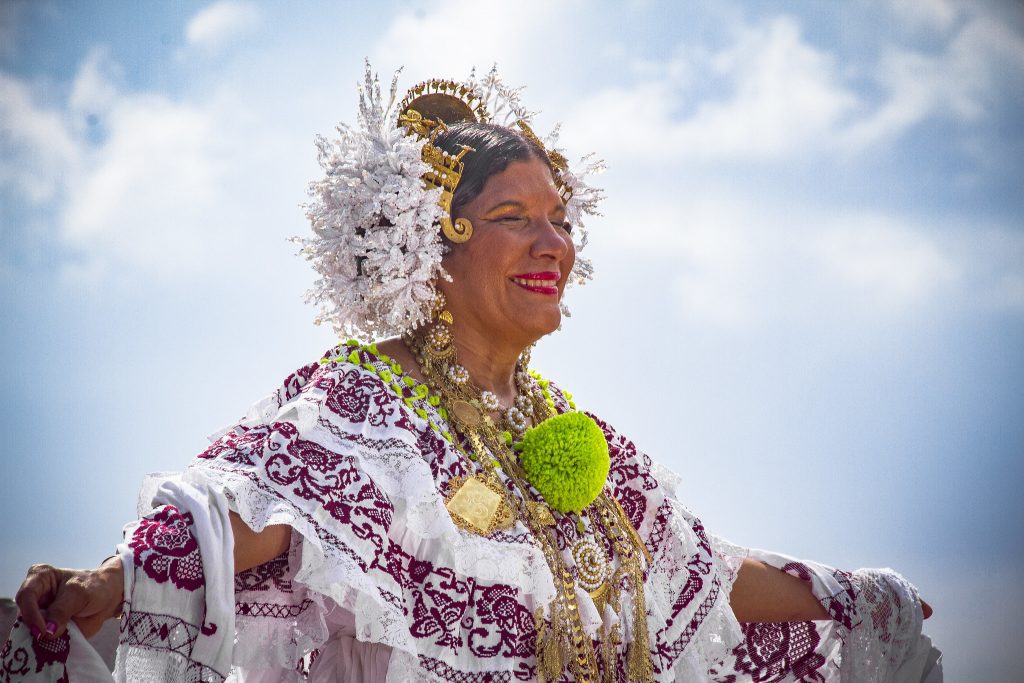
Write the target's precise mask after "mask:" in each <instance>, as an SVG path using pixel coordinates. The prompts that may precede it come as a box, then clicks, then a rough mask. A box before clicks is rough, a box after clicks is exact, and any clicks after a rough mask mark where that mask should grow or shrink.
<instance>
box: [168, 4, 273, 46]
mask: <svg viewBox="0 0 1024 683" xmlns="http://www.w3.org/2000/svg"><path fill="white" fill-rule="evenodd" d="M258 22H259V11H258V10H257V9H256V7H255V6H253V5H251V4H249V3H245V2H237V1H236V0H221V1H220V2H215V3H214V4H212V5H209V6H207V7H204V8H203V9H202V10H200V11H199V12H198V13H197V14H196V15H195V16H194V17H192V19H190V20H189V22H188V25H187V26H186V27H185V40H186V41H187V42H188V44H189V45H193V46H199V47H205V48H211V47H217V46H219V45H221V44H223V43H224V42H225V41H226V40H229V39H231V38H233V37H235V36H237V35H239V34H241V33H244V32H245V31H247V30H249V29H251V28H253V27H254V26H255V25H256V24H257V23H258Z"/></svg>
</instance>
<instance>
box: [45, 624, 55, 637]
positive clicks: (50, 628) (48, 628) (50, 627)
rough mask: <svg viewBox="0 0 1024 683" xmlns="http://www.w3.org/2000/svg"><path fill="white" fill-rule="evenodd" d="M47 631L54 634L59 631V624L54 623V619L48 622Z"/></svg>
mask: <svg viewBox="0 0 1024 683" xmlns="http://www.w3.org/2000/svg"><path fill="white" fill-rule="evenodd" d="M46 632H47V633H49V634H50V635H51V636H52V635H53V634H54V633H56V632H57V624H55V623H53V622H52V621H48V622H46Z"/></svg>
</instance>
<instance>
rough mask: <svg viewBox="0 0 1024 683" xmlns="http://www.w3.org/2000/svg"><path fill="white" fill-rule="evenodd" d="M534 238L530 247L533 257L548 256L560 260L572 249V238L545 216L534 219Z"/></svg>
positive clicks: (573, 248)
mask: <svg viewBox="0 0 1024 683" xmlns="http://www.w3.org/2000/svg"><path fill="white" fill-rule="evenodd" d="M535 224H536V225H535V235H536V236H535V238H534V240H533V245H532V246H531V249H530V255H531V256H533V257H534V258H548V259H552V260H553V261H561V260H562V259H564V258H565V257H566V255H568V254H569V252H570V251H574V250H575V247H574V245H573V243H572V238H571V237H569V235H568V234H567V233H566V232H565V231H564V230H562V229H561V228H559V227H557V226H555V225H553V224H552V223H551V221H550V220H548V218H547V217H546V216H542V217H539V218H537V219H536V220H535Z"/></svg>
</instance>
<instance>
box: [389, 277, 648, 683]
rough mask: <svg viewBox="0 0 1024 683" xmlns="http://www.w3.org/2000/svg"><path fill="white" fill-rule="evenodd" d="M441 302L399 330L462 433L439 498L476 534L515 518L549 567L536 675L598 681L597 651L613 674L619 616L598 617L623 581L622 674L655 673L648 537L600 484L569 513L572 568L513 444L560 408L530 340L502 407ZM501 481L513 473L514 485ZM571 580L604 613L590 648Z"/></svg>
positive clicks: (613, 603) (607, 675)
mask: <svg viewBox="0 0 1024 683" xmlns="http://www.w3.org/2000/svg"><path fill="white" fill-rule="evenodd" d="M444 306H445V304H444V299H443V297H440V298H439V301H438V304H437V306H436V307H435V311H434V324H433V325H431V326H429V327H422V328H419V329H417V330H414V331H412V332H408V333H406V334H405V335H404V336H403V340H404V341H405V344H406V345H407V346H408V348H409V349H410V351H411V352H412V354H413V355H414V357H415V358H416V361H417V363H419V366H420V370H421V372H422V374H423V377H424V378H425V379H426V382H427V385H428V386H429V388H430V389H431V390H432V392H433V393H434V394H435V395H436V396H438V397H439V402H440V406H439V408H441V415H442V417H445V418H446V419H447V420H448V422H449V423H450V424H451V425H452V426H453V427H454V428H455V431H457V432H458V434H459V435H461V437H462V438H461V439H458V438H456V439H453V443H454V444H455V445H456V448H457V450H458V451H459V452H460V453H461V454H462V455H463V457H464V458H466V465H467V470H468V471H470V472H474V474H473V475H471V476H466V477H454V478H452V479H451V480H450V481H449V482H448V483H447V490H446V491H445V494H446V497H445V505H446V507H447V509H448V511H449V513H450V514H451V517H452V520H453V521H454V522H455V523H456V524H457V525H458V526H459V527H460V528H462V529H465V530H466V531H469V532H472V533H476V534H480V535H482V536H490V535H492V534H493V533H494V532H496V531H499V530H505V529H509V528H511V527H512V526H513V525H514V524H515V523H516V520H521V521H522V522H523V523H524V524H525V525H526V526H527V528H528V529H529V530H530V532H531V533H532V534H533V537H534V539H536V541H537V543H538V545H539V546H540V548H541V551H542V552H543V555H544V558H545V560H546V561H547V563H548V567H549V569H550V570H551V574H552V577H553V578H554V584H555V594H556V596H555V600H554V601H553V602H552V603H551V605H550V606H549V612H550V614H549V616H548V617H547V618H546V617H545V609H544V607H538V608H537V609H536V610H535V612H534V626H535V629H536V633H537V640H536V659H537V679H538V680H540V681H541V682H542V683H544V682H551V681H557V680H558V679H559V678H560V676H561V675H562V672H563V671H565V670H566V669H567V668H568V670H569V671H570V672H571V673H572V675H573V677H574V678H575V680H577V681H581V682H595V683H596V682H597V681H598V680H599V678H598V677H599V671H600V669H599V668H598V661H597V658H598V656H600V657H601V659H602V664H603V667H602V668H603V669H604V680H605V681H614V680H616V674H617V670H618V665H617V662H618V656H617V652H618V646H619V645H621V643H622V633H621V630H620V628H619V623H618V620H617V619H615V620H608V619H606V618H605V607H606V606H610V607H611V608H612V610H614V612H615V613H616V615H619V613H620V612H621V602H622V592H623V590H626V591H631V592H632V594H633V610H632V612H633V613H632V615H631V616H632V636H633V638H632V640H631V642H630V643H629V646H628V648H627V654H626V675H627V677H628V679H629V680H631V681H641V682H644V683H646V682H647V681H653V680H654V679H653V666H652V661H651V654H650V638H649V634H648V630H647V614H646V606H645V600H644V588H643V581H644V564H645V559H646V562H648V563H649V562H650V555H649V553H648V551H647V548H646V546H645V545H644V543H643V541H642V540H641V539H640V537H639V534H637V532H636V530H635V529H634V528H633V526H632V524H631V523H630V522H629V519H628V517H627V516H626V514H625V512H624V511H623V510H622V507H621V506H620V505H619V504H618V502H617V501H616V500H615V498H614V497H613V496H611V495H609V494H608V493H606V492H602V493H600V494H599V495H598V496H597V498H596V499H595V500H594V501H593V502H592V503H591V504H590V505H589V506H587V507H586V509H584V510H583V511H582V512H580V513H579V514H578V515H576V527H577V530H578V532H579V539H580V540H579V541H578V542H576V543H575V544H574V545H573V547H572V550H571V554H572V557H573V561H574V564H575V566H576V577H574V576H573V572H572V571H571V569H570V567H569V566H568V565H567V564H566V561H565V558H564V557H563V556H562V553H561V551H560V550H559V544H558V534H557V530H556V525H557V524H558V520H557V519H556V517H555V515H559V517H562V514H561V513H559V512H557V511H555V510H553V509H552V508H551V507H550V506H549V505H548V504H547V503H546V502H545V501H544V499H543V497H542V496H541V495H540V494H539V493H538V492H537V490H536V488H534V487H533V486H531V485H530V482H529V480H528V478H527V475H526V473H525V471H524V469H523V467H522V465H521V463H520V461H519V458H518V456H517V454H516V450H515V448H514V445H515V444H516V443H517V442H518V441H519V440H520V439H521V438H522V436H523V434H524V433H525V432H526V431H527V430H528V429H530V428H531V427H533V426H536V425H539V424H541V423H542V422H543V421H544V420H546V419H548V418H551V417H554V416H555V415H557V414H558V411H557V410H556V408H555V405H554V401H553V399H552V398H551V396H550V394H549V392H548V391H547V390H546V388H545V387H543V386H541V383H540V382H538V381H537V380H536V379H535V378H534V377H531V375H530V374H529V370H528V368H529V349H528V350H527V351H526V352H525V353H524V354H523V355H522V356H521V357H520V358H519V361H518V362H517V364H516V368H515V375H514V381H515V386H516V398H515V400H514V402H513V405H512V407H510V408H509V409H508V410H507V411H505V412H504V414H502V413H500V409H501V404H500V402H499V401H498V398H497V396H495V395H494V394H493V393H491V392H488V391H481V390H480V389H479V388H478V387H476V386H474V385H473V383H472V382H471V381H470V378H469V373H468V372H467V371H466V369H465V368H463V367H462V366H461V365H459V363H458V359H457V357H456V352H455V345H454V343H453V339H452V335H451V330H450V327H449V326H450V325H451V324H452V315H451V313H450V312H449V311H447V310H445V308H444ZM545 384H546V383H545ZM495 413H497V414H498V418H497V419H495V417H493V414H495ZM499 470H500V472H501V474H499ZM502 474H504V479H503V478H502ZM506 481H507V482H511V483H512V485H513V487H512V488H514V490H515V491H516V492H517V493H518V495H514V494H513V492H512V490H511V489H510V487H508V486H507V485H506ZM584 518H586V519H587V520H588V521H589V522H590V530H591V534H592V535H593V536H597V535H598V534H600V535H602V536H603V537H604V539H605V540H606V541H607V543H606V544H604V545H605V546H606V547H609V548H611V549H612V550H613V553H614V555H615V556H617V557H618V560H619V563H618V567H616V568H614V569H613V568H612V562H610V560H609V557H608V555H607V553H606V551H605V549H604V547H602V544H600V543H598V542H595V541H594V540H592V539H591V538H589V537H588V536H587V535H586V530H587V525H586V524H585V523H584ZM577 581H578V582H579V584H580V586H581V587H582V588H584V589H585V590H587V591H588V592H589V593H590V596H591V598H592V599H593V600H594V603H595V605H596V607H597V610H598V613H599V614H600V615H601V617H602V627H601V631H600V634H599V644H598V648H597V649H595V647H594V643H593V642H592V641H591V639H590V637H589V636H588V635H587V633H586V631H585V629H584V627H583V622H582V618H581V615H580V607H579V604H578V603H577V600H576V584H577ZM609 621H612V622H613V623H610V624H609Z"/></svg>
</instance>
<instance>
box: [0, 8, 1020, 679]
mask: <svg viewBox="0 0 1024 683" xmlns="http://www.w3.org/2000/svg"><path fill="white" fill-rule="evenodd" d="M364 58H369V60H370V61H371V63H372V65H373V67H374V69H375V70H377V71H379V72H380V74H381V78H382V80H385V81H386V80H388V79H389V78H390V76H391V74H392V73H393V72H394V71H395V70H396V69H398V68H403V71H402V74H401V77H400V84H401V85H402V86H403V87H409V86H412V85H413V84H415V83H417V82H419V81H421V80H425V79H427V78H431V77H453V78H464V77H465V76H467V75H468V74H469V71H470V69H471V68H472V67H473V66H476V67H478V68H481V69H487V68H489V67H490V66H491V64H493V63H497V64H498V66H499V69H500V71H501V73H502V75H503V77H504V78H505V79H506V80H507V81H508V82H510V83H512V84H516V85H519V84H522V85H525V86H526V89H525V90H524V93H523V101H524V103H525V104H526V106H527V107H528V108H530V109H532V110H536V111H538V112H539V113H538V115H537V119H536V121H537V125H536V126H535V128H536V129H537V130H538V131H540V132H544V131H548V130H550V129H551V128H552V127H553V126H554V125H555V124H557V123H558V122H562V123H563V127H562V137H561V142H562V143H563V145H564V146H565V147H566V149H567V150H568V152H569V157H570V159H578V158H580V157H582V156H583V155H584V154H586V153H588V152H596V153H597V155H598V156H599V157H602V158H603V159H605V161H606V162H607V164H608V167H609V170H608V171H607V172H606V173H605V174H603V176H601V177H600V179H599V180H600V184H601V185H602V186H603V187H604V188H605V190H606V192H607V199H606V201H605V203H604V206H603V207H602V210H603V214H604V215H603V216H602V217H600V218H596V219H592V220H591V221H589V222H588V228H589V229H590V232H591V240H590V244H589V245H588V247H587V248H586V250H585V252H584V253H585V254H586V255H589V256H590V257H591V258H592V260H593V261H594V264H595V267H596V271H597V273H596V277H595V280H594V282H592V283H590V284H588V285H586V286H585V287H582V288H576V289H574V290H572V291H570V293H569V295H568V301H569V305H570V308H571V309H572V312H573V315H572V317H571V318H568V319H567V320H565V321H564V323H563V325H562V329H561V331H559V332H558V333H556V334H554V335H552V336H551V337H549V338H547V339H545V340H542V341H541V342H540V344H539V345H538V349H537V350H536V351H535V353H534V365H535V367H537V368H538V369H539V370H541V372H542V373H544V374H545V375H546V376H549V377H551V378H553V379H555V380H556V381H558V382H559V383H560V384H561V385H562V386H564V387H565V388H567V389H569V390H570V391H572V392H573V393H574V395H575V397H576V399H577V403H578V404H579V405H581V407H584V408H587V409H589V410H592V411H593V412H595V413H597V414H598V415H600V416H601V417H602V418H604V419H606V420H608V421H609V422H610V423H611V424H613V425H615V426H616V428H617V429H619V430H620V431H622V432H624V433H625V434H627V435H629V436H631V437H632V438H633V439H634V440H635V441H636V442H637V443H638V444H639V445H640V447H641V448H643V449H645V450H646V451H647V452H649V453H650V454H651V455H652V456H653V457H654V458H655V459H657V460H659V461H661V462H663V463H664V464H666V465H668V466H669V467H671V468H673V469H674V470H676V471H677V472H679V473H680V474H681V475H682V478H683V484H682V488H681V495H682V496H683V497H684V502H685V503H686V504H687V505H688V506H689V507H690V508H691V509H693V510H694V511H695V512H696V513H697V514H699V515H700V516H701V518H702V519H703V520H704V522H705V524H706V525H707V527H708V528H709V529H711V530H712V531H714V532H715V533H717V534H719V535H721V536H724V537H726V538H729V539H730V540H732V541H734V542H736V543H740V544H743V545H747V546H753V547H762V548H768V549H772V550H776V551H781V552H785V553H788V554H790V555H794V556H797V557H805V558H809V559H815V560H818V561H821V562H825V563H828V564H831V565H834V566H839V567H842V568H846V569H853V568H857V567H861V566H869V567H870V566H874V567H881V566H891V567H894V568H896V569H898V570H899V571H901V572H903V573H904V574H905V575H906V576H908V577H909V578H910V579H911V580H912V581H914V582H915V583H916V584H917V585H918V586H919V587H920V589H921V591H922V594H923V596H924V597H925V599H926V600H928V601H929V603H931V604H932V605H933V607H934V608H935V611H936V613H935V616H934V617H933V618H932V619H931V620H930V621H929V622H927V624H926V632H928V633H930V634H931V635H932V636H933V638H934V639H935V640H936V641H937V642H938V644H939V645H940V647H942V648H943V650H944V652H945V655H944V660H945V667H946V672H947V675H948V676H949V678H948V680H978V681H984V680H1010V679H1012V678H1014V676H1015V672H1016V671H1017V670H1018V663H1017V662H1016V659H1015V657H1014V655H1015V652H1016V646H1017V645H1019V643H1020V642H1024V626H1022V623H1024V622H1022V621H1021V620H1020V619H1019V617H1018V613H1019V612H1020V609H1021V608H1022V607H1024V569H1022V562H1024V548H1022V539H1024V533H1022V531H1024V529H1022V520H1024V502H1022V496H1021V490H1022V485H1024V419H1022V416H1024V410H1022V408H1024V192H1022V191H1021V188H1024V182H1022V165H1024V123H1022V122H1024V5H1021V4H1020V3H1015V2H1009V1H1007V2H984V1H980V2H967V1H966V0H965V1H962V2H961V1H959V0H917V1H916V2H912V3H906V2H900V1H899V0H851V1H849V2H844V3H833V2H825V1H822V0H817V1H812V0H787V1H785V2H784V1H782V0H765V1H760V2H736V1H730V0H723V1H721V2H716V3H704V2H688V1H684V2H671V1H664V2H656V1H653V0H650V1H647V0H633V1H624V2H623V1H618V2H582V1H571V0H570V1H566V2H558V3H552V2H547V1H546V0H522V1H521V2H518V3H516V4H515V6H514V7H512V6H510V5H508V4H507V3H505V4H497V3H483V2H472V1H469V0H455V1H452V2H446V3H427V2H410V1H405V2H377V3H366V2H353V3H285V2H264V3H250V2H244V1H242V0H221V1H219V2H213V3H210V2H180V3H138V4H133V5H132V6H128V5H125V4H123V3H119V2H90V3H54V2H48V1H46V0H40V1H37V2H21V1H18V0H3V1H2V2H0V236H2V239H0V315H2V320H3V326H2V328H0V329H2V333H0V352H2V360H0V381H2V383H3V387H4V388H5V390H6V394H5V395H4V399H3V404H2V410H0V431H2V432H3V433H4V434H5V435H6V438H5V439H4V444H5V447H4V448H3V449H2V453H0V459H2V464H3V471H4V472H5V477H4V480H5V482H6V486H5V495H4V496H3V497H2V498H0V520H2V521H0V543H2V544H3V547H4V548H5V550H4V552H3V553H0V595H13V594H14V592H15V591H16V590H17V586H18V584H19V583H20V580H21V578H22V577H23V576H24V571H25V569H26V568H27V566H28V565H29V564H31V563H33V562H41V561H45V562H50V563H53V564H57V565H62V566H92V565H95V564H96V563H98V562H99V561H100V560H102V559H103V558H104V557H106V556H107V555H109V554H110V553H111V552H112V551H113V547H114V545H115V544H116V543H117V542H118V541H119V539H120V528H121V526H122V525H123V524H124V523H125V522H127V521H130V520H131V519H132V518H133V516H134V511H135V496H136V492H137V489H138V486H139V483H140V482H141V480H142V478H143V476H144V475H145V473H147V472H153V471H168V470H178V469H181V468H182V467H183V466H184V465H185V464H186V463H187V462H188V460H189V459H190V458H191V457H192V456H193V455H194V454H195V453H197V452H198V451H199V450H201V449H202V448H203V444H204V443H205V435H206V434H210V433H213V432H214V431H216V430H217V429H218V428H220V427H221V426H223V425H226V424H228V423H230V422H232V421H233V420H235V419H236V418H238V417H239V416H241V415H242V414H243V413H244V412H245V409H246V408H247V406H248V405H249V404H250V403H252V402H254V401H256V400H258V399H259V398H261V397H263V396H264V395H266V394H267V393H269V392H270V391H272V390H273V389H274V388H275V387H276V386H277V384H278V383H279V382H280V380H281V379H283V377H284V376H286V375H287V374H288V373H289V372H290V371H291V370H292V369H294V368H295V367H298V366H299V365H301V364H304V363H306V362H308V361H310V360H312V359H314V358H317V357H319V355H320V354H321V353H322V352H323V351H324V350H325V349H327V348H329V347H330V346H332V345H333V344H334V343H335V339H334V336H333V333H332V332H331V331H330V330H328V329H322V328H317V327H315V326H313V325H312V319H313V317H314V315H315V311H314V310H313V309H312V308H311V307H309V306H308V305H306V304H304V303H303V292H304V291H305V290H306V289H307V288H308V287H309V286H310V285H311V284H312V280H313V273H312V271H311V270H310V269H309V268H308V266H307V265H306V264H305V262H303V261H302V259H300V258H296V257H295V255H294V252H295V247H294V245H292V244H291V243H289V242H288V238H289V237H291V236H293V235H302V234H304V233H305V232H306V231H307V230H308V225H307V224H306V221H305V218H304V216H303V212H302V209H301V204H302V202H303V201H304V200H305V198H306V195H305V191H306V186H307V184H308V182H309V181H310V180H312V179H314V178H315V177H316V176H317V172H318V168H317V165H316V157H315V150H314V146H313V139H314V136H315V135H316V134H318V133H321V134H330V133H331V131H332V130H333V128H334V126H335V125H336V124H337V123H338V122H339V121H348V122H352V121H354V112H355V105H356V97H357V92H356V83H357V82H358V81H359V80H360V77H361V72H362V69H363V60H364ZM1008 646H1010V647H1008Z"/></svg>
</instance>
